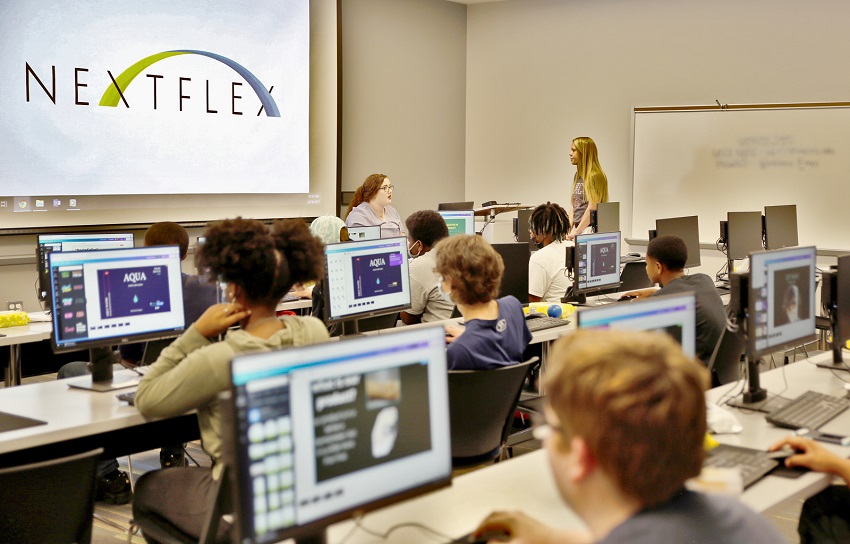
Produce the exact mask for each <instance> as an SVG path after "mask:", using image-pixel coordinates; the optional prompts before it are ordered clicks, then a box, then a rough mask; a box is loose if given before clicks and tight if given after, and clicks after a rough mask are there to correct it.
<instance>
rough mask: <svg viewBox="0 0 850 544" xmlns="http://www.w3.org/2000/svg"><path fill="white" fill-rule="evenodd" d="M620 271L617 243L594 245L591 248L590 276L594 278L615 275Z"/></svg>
mask: <svg viewBox="0 0 850 544" xmlns="http://www.w3.org/2000/svg"><path fill="white" fill-rule="evenodd" d="M619 269H620V256H619V255H618V254H617V243H616V242H610V243H604V244H593V245H592V246H590V275H591V276H593V277H598V276H607V275H609V274H614V273H616V272H618V271H619Z"/></svg>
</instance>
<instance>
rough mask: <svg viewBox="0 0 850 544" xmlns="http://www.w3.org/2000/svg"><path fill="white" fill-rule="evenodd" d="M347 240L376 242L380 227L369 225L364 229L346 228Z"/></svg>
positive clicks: (379, 235)
mask: <svg viewBox="0 0 850 544" xmlns="http://www.w3.org/2000/svg"><path fill="white" fill-rule="evenodd" d="M347 229H348V239H349V240H351V241H352V242H362V241H363V240H377V239H379V238H380V237H381V225H369V226H366V227H347Z"/></svg>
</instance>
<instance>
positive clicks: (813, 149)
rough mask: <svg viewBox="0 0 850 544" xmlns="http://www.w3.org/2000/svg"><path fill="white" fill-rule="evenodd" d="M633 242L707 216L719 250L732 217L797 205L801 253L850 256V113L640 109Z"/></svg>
mask: <svg viewBox="0 0 850 544" xmlns="http://www.w3.org/2000/svg"><path fill="white" fill-rule="evenodd" d="M633 126H634V139H633V141H634V147H633V153H632V158H633V178H632V191H633V192H632V195H633V199H632V236H633V237H635V238H638V239H644V238H645V237H647V231H648V230H649V229H654V228H655V220H656V219H660V218H665V217H679V216H686V215H697V216H699V223H700V242H701V243H712V244H713V243H714V242H715V241H716V240H717V239H718V237H719V222H720V221H721V220H725V219H726V213H727V212H730V211H761V212H762V213H764V207H765V206H776V205H783V204H796V205H797V225H798V231H799V241H800V245H816V246H817V247H818V249H831V250H850V105H848V104H831V105H805V106H804V107H803V106H794V105H784V106H778V107H774V106H729V107H728V109H721V108H716V109H707V108H706V109H702V110H694V109H685V108H670V109H660V108H652V109H649V108H647V109H645V110H643V111H642V110H641V109H640V108H635V110H634V123H633Z"/></svg>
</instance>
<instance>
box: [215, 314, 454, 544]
mask: <svg viewBox="0 0 850 544" xmlns="http://www.w3.org/2000/svg"><path fill="white" fill-rule="evenodd" d="M229 406H230V412H231V414H232V421H231V422H228V423H227V424H226V425H225V428H224V429H223V432H222V434H223V435H224V440H225V442H227V443H229V444H232V445H233V449H234V450H235V451H233V452H231V453H230V457H231V462H230V463H228V465H229V466H233V467H235V470H234V476H235V478H234V481H235V483H236V485H235V486H234V491H235V493H234V495H235V496H234V506H235V508H236V509H237V514H238V515H237V523H236V526H237V531H238V535H237V538H235V539H234V542H242V543H266V542H278V541H280V540H285V539H288V538H298V537H304V536H308V535H317V534H318V535H320V534H322V533H323V532H324V528H325V527H326V526H327V525H329V524H330V523H332V522H334V521H338V520H341V519H344V518H346V517H348V516H349V515H351V514H352V513H353V512H355V511H364V510H371V509H374V508H376V507H378V506H382V505H385V504H389V503H392V502H396V501H398V500H401V499H403V498H408V497H411V496H414V495H418V494H421V493H424V492H426V491H430V490H432V489H435V488H438V487H443V486H446V485H449V483H450V481H451V471H452V465H451V438H450V433H449V399H448V372H447V370H446V348H445V333H444V331H443V328H442V327H426V328H421V329H408V330H404V331H401V332H394V333H388V334H382V335H376V336H362V337H358V338H353V339H346V340H342V341H339V342H327V343H324V344H317V345H313V346H307V347H298V348H290V349H285V350H280V351H273V352H267V353H259V354H251V355H242V356H236V357H235V358H234V359H233V362H232V390H231V399H230V403H229ZM225 421H227V419H226V420H225Z"/></svg>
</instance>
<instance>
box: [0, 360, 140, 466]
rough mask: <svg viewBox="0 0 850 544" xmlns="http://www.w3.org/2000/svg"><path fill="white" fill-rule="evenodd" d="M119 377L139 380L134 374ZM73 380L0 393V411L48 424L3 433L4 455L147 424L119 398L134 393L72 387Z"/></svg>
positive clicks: (1, 446) (1, 449)
mask: <svg viewBox="0 0 850 544" xmlns="http://www.w3.org/2000/svg"><path fill="white" fill-rule="evenodd" d="M115 374H116V376H135V375H136V374H135V373H134V372H132V371H130V370H122V371H120V372H116V373H115ZM90 379H91V377H89V376H84V377H82V378H70V379H67V380H55V381H50V382H43V383H35V384H29V385H21V386H18V387H7V388H4V389H0V411H2V412H7V413H10V414H15V415H19V416H24V417H29V418H33V419H39V420H41V421H46V422H47V424H46V425H35V426H33V427H27V428H25V429H18V430H14V431H6V432H3V433H0V453H6V452H11V451H17V450H21V449H26V448H32V447H37V446H42V445H45V444H52V443H55V442H60V441H63V440H70V439H73V438H78V437H80V436H90V435H96V434H101V433H105V432H109V431H114V430H119V429H124V428H127V427H132V426H135V425H142V424H144V423H145V422H146V421H147V420H146V419H145V418H143V417H142V415H141V414H140V413H139V411H138V410H137V409H136V408H135V407H134V406H129V405H127V403H126V402H121V401H119V400H118V399H117V398H115V395H116V394H118V393H121V392H125V391H131V390H132V389H121V390H119V391H111V392H106V393H95V392H92V391H87V390H82V389H74V388H70V387H68V383H69V382H71V381H73V380H90Z"/></svg>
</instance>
